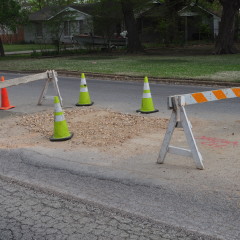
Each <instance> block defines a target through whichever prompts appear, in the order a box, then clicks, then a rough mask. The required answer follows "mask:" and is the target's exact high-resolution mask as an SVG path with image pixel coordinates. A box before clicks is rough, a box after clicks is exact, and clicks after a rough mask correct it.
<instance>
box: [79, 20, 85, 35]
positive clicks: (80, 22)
mask: <svg viewBox="0 0 240 240" xmlns="http://www.w3.org/2000/svg"><path fill="white" fill-rule="evenodd" d="M78 26H79V33H80V34H83V33H84V28H83V20H80V21H78Z"/></svg>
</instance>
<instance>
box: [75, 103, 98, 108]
mask: <svg viewBox="0 0 240 240" xmlns="http://www.w3.org/2000/svg"><path fill="white" fill-rule="evenodd" d="M93 104H94V102H91V103H89V104H79V103H77V104H76V106H78V107H80V106H92V105H93Z"/></svg>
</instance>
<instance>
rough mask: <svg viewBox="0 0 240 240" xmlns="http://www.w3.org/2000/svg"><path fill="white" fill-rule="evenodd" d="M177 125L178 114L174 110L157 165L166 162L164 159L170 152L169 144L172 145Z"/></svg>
mask: <svg viewBox="0 0 240 240" xmlns="http://www.w3.org/2000/svg"><path fill="white" fill-rule="evenodd" d="M176 123H177V112H176V110H173V111H172V115H171V118H170V121H169V124H168V127H167V131H166V133H165V136H164V139H163V143H162V147H161V150H160V153H159V157H158V159H157V163H163V162H164V159H165V157H166V154H167V152H168V146H169V143H170V141H171V138H172V135H173V131H174V129H175V127H176Z"/></svg>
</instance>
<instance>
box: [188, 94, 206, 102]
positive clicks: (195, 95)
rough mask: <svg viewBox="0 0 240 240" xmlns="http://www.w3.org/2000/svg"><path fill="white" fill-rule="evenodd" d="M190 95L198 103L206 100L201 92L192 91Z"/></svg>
mask: <svg viewBox="0 0 240 240" xmlns="http://www.w3.org/2000/svg"><path fill="white" fill-rule="evenodd" d="M192 96H193V98H194V99H195V100H196V101H197V102H198V103H202V102H207V101H208V100H207V99H206V98H205V96H204V95H203V94H202V93H193V94H192Z"/></svg>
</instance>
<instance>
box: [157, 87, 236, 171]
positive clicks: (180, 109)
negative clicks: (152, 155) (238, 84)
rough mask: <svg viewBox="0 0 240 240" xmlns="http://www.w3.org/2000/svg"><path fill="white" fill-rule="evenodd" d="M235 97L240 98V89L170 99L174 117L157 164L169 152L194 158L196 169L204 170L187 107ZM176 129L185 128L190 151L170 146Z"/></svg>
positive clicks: (169, 125) (184, 95)
mask: <svg viewBox="0 0 240 240" xmlns="http://www.w3.org/2000/svg"><path fill="white" fill-rule="evenodd" d="M235 97H240V88H226V89H221V90H213V91H206V92H199V93H190V94H183V95H176V96H170V97H168V108H169V109H171V110H172V115H171V118H170V121H169V124H168V128H167V131H166V134H165V136H164V139H163V143H162V146H161V150H160V154H159V157H158V160H157V163H163V162H164V159H165V157H166V154H167V153H168V152H169V153H173V154H177V155H181V156H186V157H192V158H193V159H194V161H195V164H196V167H197V168H198V169H204V166H203V158H202V156H201V153H200V152H199V150H198V147H197V144H196V141H195V139H194V136H193V133H192V126H191V123H190V121H189V120H188V117H187V114H186V111H185V106H187V105H191V104H197V103H204V102H210V101H217V100H222V99H227V98H235ZM176 127H182V128H183V130H184V133H185V135H186V139H187V143H188V145H189V148H190V149H185V148H180V147H175V146H171V145H169V143H170V141H171V138H172V135H173V132H174V129H175V128H176Z"/></svg>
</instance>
